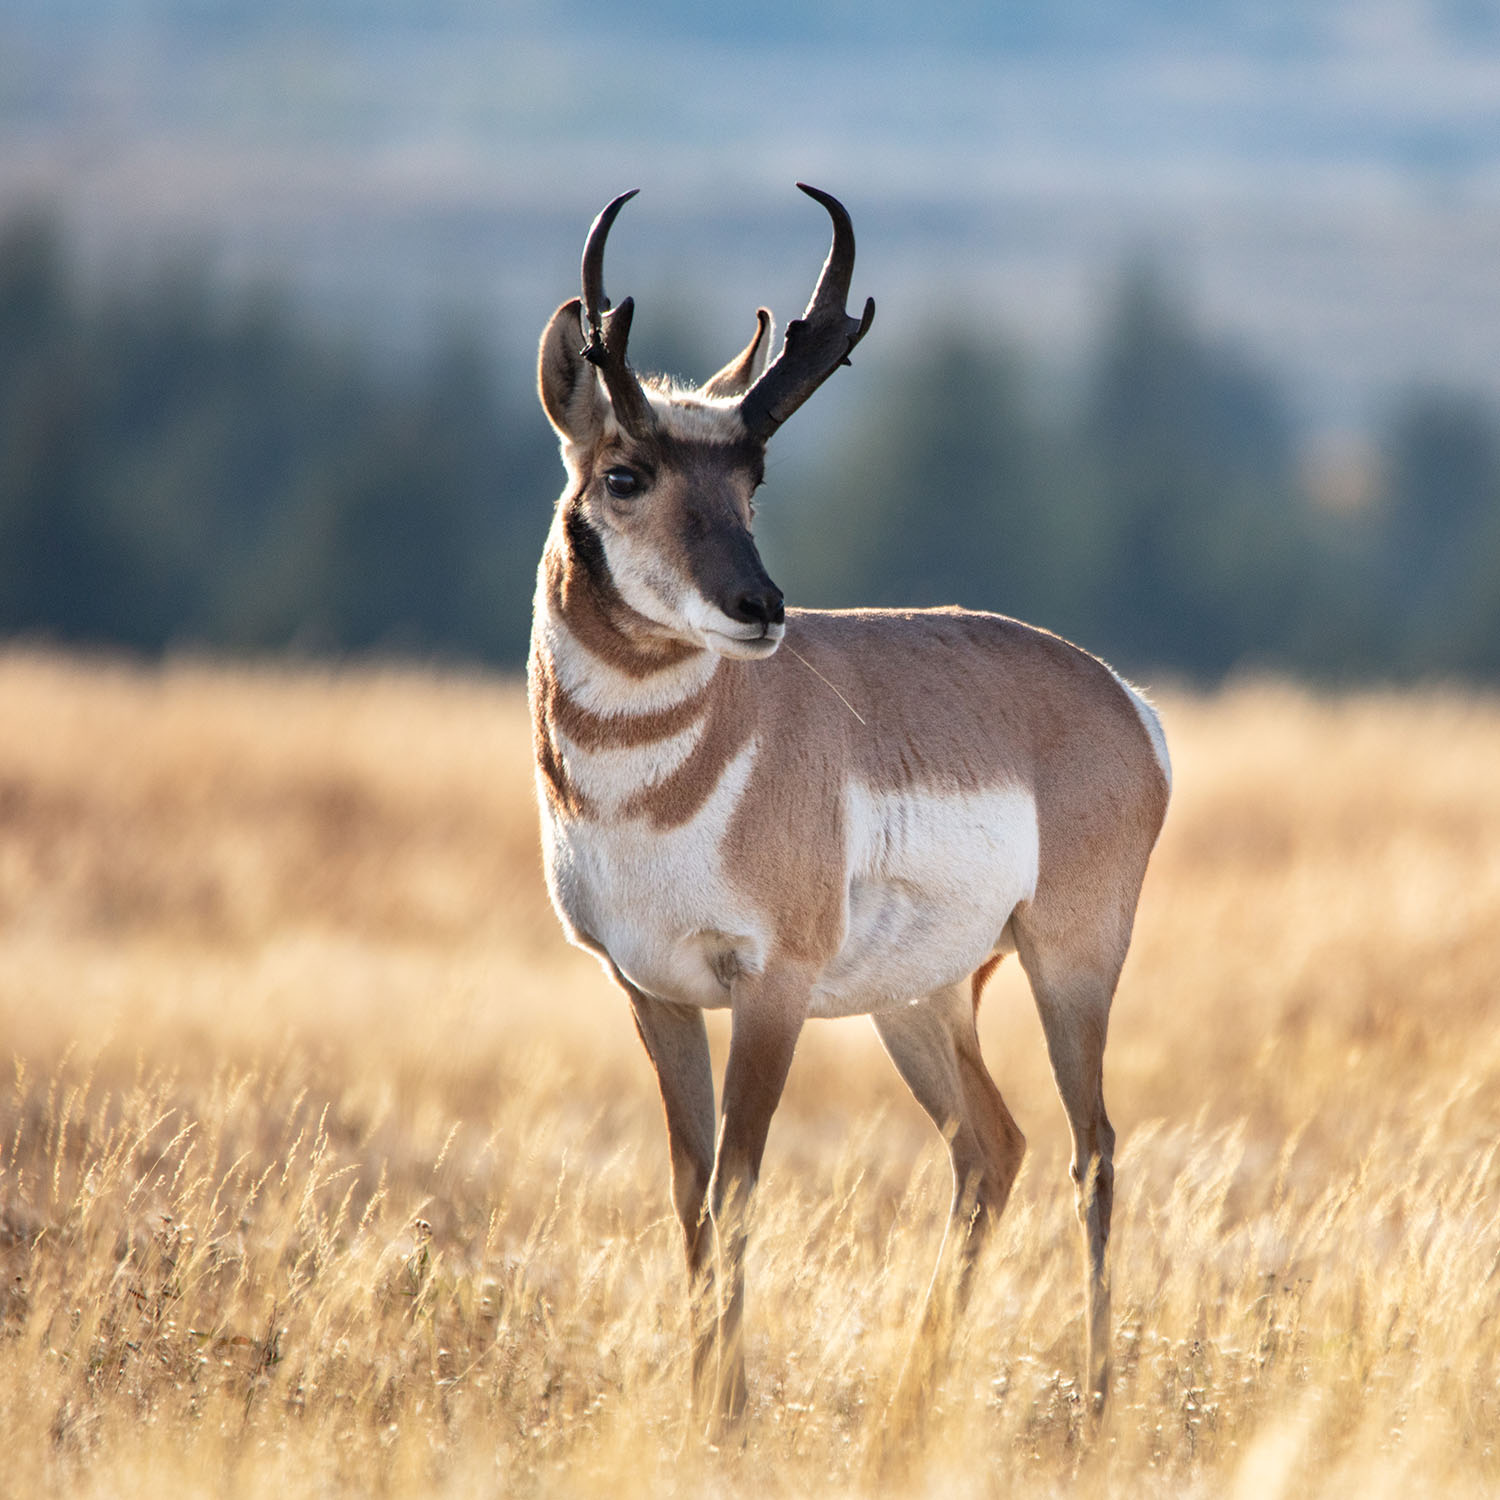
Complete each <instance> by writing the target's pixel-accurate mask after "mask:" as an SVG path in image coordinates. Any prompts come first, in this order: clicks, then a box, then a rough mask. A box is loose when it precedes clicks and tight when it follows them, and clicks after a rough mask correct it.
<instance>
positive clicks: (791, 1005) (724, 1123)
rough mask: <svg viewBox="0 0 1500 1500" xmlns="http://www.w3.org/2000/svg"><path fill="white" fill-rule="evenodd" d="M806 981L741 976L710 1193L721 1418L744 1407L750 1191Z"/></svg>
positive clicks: (733, 1417)
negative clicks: (716, 1281)
mask: <svg viewBox="0 0 1500 1500" xmlns="http://www.w3.org/2000/svg"><path fill="white" fill-rule="evenodd" d="M807 995H808V989H807V985H806V983H805V982H802V981H801V980H800V978H793V977H792V976H790V975H777V976H767V975H757V976H751V977H741V978H740V979H737V980H736V981H735V984H734V989H733V1002H732V1003H733V1019H732V1021H731V1024H730V1034H729V1061H728V1063H727V1065H726V1067H725V1070H724V1112H723V1117H722V1119H721V1121H720V1125H719V1145H718V1151H717V1153H716V1156H715V1160H714V1177H713V1186H712V1189H711V1190H710V1194H709V1201H710V1204H711V1206H712V1211H713V1219H714V1227H715V1230H716V1232H717V1238H718V1247H719V1295H720V1298H721V1301H720V1309H719V1382H718V1405H717V1411H716V1414H715V1415H716V1417H717V1425H719V1426H721V1427H722V1426H724V1425H727V1424H732V1423H734V1422H737V1421H738V1420H739V1419H740V1417H741V1416H742V1415H743V1414H744V1410H745V1397H746V1391H745V1351H744V1346H743V1337H742V1325H743V1321H744V1313H745V1241H746V1237H747V1233H748V1228H749V1225H748V1215H749V1210H750V1199H751V1195H752V1193H753V1192H754V1189H755V1182H756V1179H757V1178H758V1177H759V1175H760V1161H761V1156H762V1154H763V1153H764V1151H765V1148H766V1133H767V1131H768V1130H769V1129H770V1125H771V1116H772V1115H773V1114H774V1113H775V1111H776V1105H777V1103H778V1102H779V1101H780V1099H781V1090H782V1086H783V1085H784V1084H785V1083H786V1075H787V1070H788V1068H790V1067H791V1064H792V1052H793V1050H794V1049H795V1047H796V1045H797V1037H798V1034H799V1033H800V1032H801V1030H802V1022H803V1020H804V1019H805V1018H806V1016H807Z"/></svg>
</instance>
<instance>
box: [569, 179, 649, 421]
mask: <svg viewBox="0 0 1500 1500" xmlns="http://www.w3.org/2000/svg"><path fill="white" fill-rule="evenodd" d="M639 191H640V189H639V188H631V190H630V191H629V192H628V193H621V194H620V196H619V197H618V198H614V199H611V200H610V202H609V203H607V204H606V205H605V206H604V209H603V210H602V211H601V213H600V214H599V217H598V218H597V219H595V220H594V222H593V224H592V225H591V226H590V227H589V237H588V239H587V241H585V243H584V247H583V268H582V269H583V316H584V319H585V322H586V324H587V327H588V336H589V338H588V342H587V343H586V344H585V345H584V346H583V348H582V349H581V350H579V353H580V354H581V355H582V356H583V357H584V358H585V359H586V360H588V362H589V363H590V364H591V365H594V366H595V367H596V368H597V369H598V371H599V373H600V374H601V375H602V376H603V377H604V385H605V388H606V389H607V390H608V391H609V399H610V402H611V403H612V404H613V406H614V409H615V416H616V417H617V418H618V419H619V422H620V425H621V426H622V427H623V428H624V429H625V430H626V431H627V432H628V433H630V434H631V436H632V437H644V436H645V435H646V434H647V433H648V432H650V431H651V429H652V428H653V427H654V426H655V422H656V419H655V418H654V417H653V416H652V414H651V403H650V402H649V401H647V400H646V393H645V392H644V391H643V390H642V389H641V383H640V381H638V380H637V379H636V378H635V372H634V371H633V370H632V369H631V368H630V366H629V365H628V364H627V363H626V360H625V350H626V345H627V344H628V343H629V342H630V320H631V318H632V317H633V316H634V314H635V303H634V302H633V301H632V300H631V299H630V298H629V297H627V298H626V299H625V300H624V301H623V302H622V303H621V304H620V305H619V306H618V307H617V308H614V309H613V310H611V309H610V305H609V298H608V297H606V296H605V294H604V242H605V240H607V239H608V238H609V231H610V226H611V225H612V224H613V223H614V222H615V218H616V217H617V215H618V214H619V212H620V210H621V209H622V208H624V206H625V205H626V204H627V203H629V202H630V200H631V199H632V198H634V197H635V195H636V194H637V193H638V192H639Z"/></svg>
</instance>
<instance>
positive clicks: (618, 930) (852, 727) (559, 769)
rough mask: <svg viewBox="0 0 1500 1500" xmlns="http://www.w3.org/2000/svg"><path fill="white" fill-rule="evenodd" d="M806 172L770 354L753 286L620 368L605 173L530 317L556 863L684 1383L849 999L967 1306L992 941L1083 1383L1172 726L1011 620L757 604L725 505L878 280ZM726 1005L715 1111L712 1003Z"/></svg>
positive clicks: (997, 1134)
mask: <svg viewBox="0 0 1500 1500" xmlns="http://www.w3.org/2000/svg"><path fill="white" fill-rule="evenodd" d="M799 186H801V185H800V184H799ZM802 191H803V192H805V193H807V194H808V195H809V196H810V197H812V198H814V199H815V200H816V201H817V202H819V203H820V204H822V205H823V207H824V208H825V209H826V210H827V211H828V213H829V215H830V216H831V218H832V220H833V247H832V249H831V250H830V252H829V255H828V260H827V262H826V264H825V265H824V267H823V271H822V274H821V276H820V277H819V280H818V283H817V287H816V289H815V290H814V292H813V296H812V300H811V302H810V303H809V304H808V307H807V311H806V312H805V313H804V314H803V316H802V317H801V318H800V319H797V320H795V321H794V322H793V323H792V324H791V325H790V326H789V327H788V328H787V331H786V337H785V340H784V342H783V345H782V348H781V350H780V352H779V353H778V355H777V356H776V358H775V359H774V360H769V359H768V356H769V353H770V345H771V317H770V314H769V313H768V312H767V311H766V310H765V309H764V308H762V309H761V310H760V311H759V312H758V313H757V315H756V329H755V334H754V337H753V338H752V339H751V340H750V343H749V345H748V347H747V348H746V349H745V350H744V352H743V353H742V354H740V355H739V356H738V358H736V359H735V360H733V361H732V362H731V363H730V364H728V365H726V366H725V367H724V368H723V369H722V370H720V371H719V372H718V374H716V375H715V376H714V377H713V378H712V379H711V380H709V381H708V382H707V383H706V384H705V385H703V386H700V387H698V388H697V389H693V388H691V387H686V386H680V385H676V384H673V383H671V382H669V381H665V380H656V379H650V380H642V379H640V378H638V376H637V375H636V374H635V372H634V371H633V370H632V368H631V366H630V364H629V363H628V360H627V355H626V343H627V340H628V337H629V333H630V322H631V316H632V312H633V304H632V303H631V302H630V301H629V300H628V299H627V300H626V301H624V302H622V303H621V304H620V305H619V306H618V307H616V308H614V309H612V310H611V309H610V305H609V302H608V301H607V299H606V298H605V295H604V285H603V259H604V244H605V239H606V236H607V235H608V233H609V230H610V226H611V225H612V224H613V222H614V219H615V217H616V215H617V214H618V213H619V210H620V208H621V206H622V204H624V203H625V201H626V200H627V199H628V198H630V197H631V196H633V195H632V194H630V193H626V194H624V195H622V196H621V197H619V198H616V199H615V200H614V201H613V202H612V203H611V204H609V206H608V207H607V208H606V209H605V210H604V211H603V212H602V213H601V214H600V215H599V217H598V218H597V219H596V220H595V221H594V225H593V227H592V229H591V230H590V233H589V236H588V240H587V243H586V246H585V249H584V253H583V297H582V299H581V300H580V299H577V298H575V299H574V300H572V301H570V302H566V303H564V304H563V305H562V306H561V307H560V308H558V310H557V312H556V313H555V314H554V315H553V317H552V320H551V322H550V323H549V324H548V326H547V329H546V331H545V333H544V334H543V335H542V342H541V352H540V377H539V383H540V392H541V401H542V405H543V407H544V408H545V410H546V413H547V416H548V418H549V419H550V420H551V422H552V425H553V426H554V427H555V428H556V429H557V433H558V436H559V439H560V441H561V447H562V458H563V463H564V465H565V467H566V469H567V484H566V487H565V488H564V490H563V493H562V497H561V499H560V501H559V502H558V506H557V511H556V515H555V516H554V519H553V524H552V529H551V533H550V535H549V536H548V539H547V545H546V549H545V551H544V553H543V557H542V563H541V568H540V574H539V578H538V583H537V594H536V613H535V620H534V624H533V629H532V640H531V659H530V668H529V688H530V697H531V709H532V718H533V732H534V743H535V752H536V772H537V788H538V795H539V800H540V804H541V820H542V844H543V851H544V856H545V863H546V873H547V882H548V886H549V889H550V891H551V895H552V900H553V903H554V904H555V906H556V908H557V912H558V915H559V916H560V918H561V919H562V923H563V926H564V927H565V928H566V930H567V933H568V936H569V937H570V938H571V939H572V941H573V942H575V943H577V944H579V945H581V946H582V947H584V948H587V949H589V950H591V951H592V952H593V953H595V954H596V955H597V956H598V957H599V959H600V960H601V962H602V963H603V964H604V966H605V967H606V969H608V971H609V972H610V973H611V974H612V975H613V977H614V978H615V980H616V981H617V982H618V983H619V985H620V986H621V987H622V988H623V989H624V991H625V993H626V995H627V996H628V998H629V1001H630V1005H631V1008H632V1010H633V1012H634V1016H635V1023H636V1027H637V1028H638V1030H639V1032H640V1035H641V1040H642V1041H643V1042H644V1043H645V1046H646V1051H647V1053H648V1054H649V1055H650V1058H651V1061H652V1064H653V1065H654V1066H655V1069H656V1075H657V1080H658V1082H659V1084H660V1087H661V1096H662V1103H663V1105H664V1108H665V1113H666V1123H667V1137H668V1144H669V1146H670V1150H671V1164H672V1196H673V1199H674V1202H675V1206H676V1210H677V1214H678V1217H679V1219H680V1220H681V1224H682V1231H683V1235H684V1238H685V1240H686V1249H687V1263H688V1273H689V1282H690V1288H691V1290H690V1302H689V1305H690V1309H691V1314H690V1317H691V1328H692V1372H693V1393H694V1403H695V1408H696V1410H697V1411H698V1412H699V1414H700V1416H702V1417H705V1418H706V1419H707V1420H708V1421H709V1422H710V1424H711V1425H718V1424H720V1423H722V1422H724V1421H726V1420H733V1419H734V1418H736V1417H738V1416H739V1415H740V1413H741V1412H742V1410H743V1407H744V1403H745V1377H744V1359H743V1354H742V1349H741V1336H740V1330H741V1317H742V1310H743V1304H744V1272H743V1265H744V1249H745V1233H746V1225H745V1211H746V1209H747V1207H748V1203H749V1198H750V1194H751V1191H752V1189H753V1187H754V1184H755V1180H756V1176H757V1174H758V1172H759V1170H760V1164H761V1155H762V1151H763V1149H764V1147H765V1142H766V1132H767V1129H768V1127H769V1125H770V1122H771V1115H772V1113H773V1112H774V1110H775V1108H776V1104H777V1101H778V1099H779V1097H780V1095H781V1090H782V1085H783V1082H784V1080H785V1078H786V1075H787V1069H788V1067H789V1065H790V1063H791V1059H792V1049H793V1048H794V1047H795V1045H796V1042H797V1036H798V1033H799V1031H800V1030H801V1027H802V1023H803V1022H804V1021H805V1020H806V1019H807V1018H808V1017H809V1016H850V1015H868V1016H870V1018H871V1019H872V1020H873V1022H874V1024H875V1029H876V1030H877V1031H878V1032H879V1034H880V1038H881V1040H882V1042H883V1043H884V1045H885V1048H886V1050H887V1051H888V1052H889V1054H890V1057H891V1060H892V1061H893V1062H894V1063H895V1065H896V1068H897V1070H898V1071H899V1072H900V1074H901V1076H902V1078H904V1079H905V1080H906V1082H907V1084H908V1085H909V1086H910V1088H911V1091H912V1093H913V1094H914V1095H915V1096H916V1098H917V1100H918V1102H919V1103H920V1104H921V1105H922V1107H923V1108H924V1109H925V1110H926V1111H927V1113H928V1114H929V1115H930V1116H931V1117H932V1119H933V1120H934V1121H935V1122H936V1124H937V1125H938V1127H939V1128H940V1129H941V1130H942V1131H943V1132H944V1134H945V1135H946V1137H947V1140H948V1145H949V1150H950V1153H951V1156H952V1166H953V1202H952V1210H951V1217H950V1220H949V1226H948V1232H947V1234H946V1236H945V1239H944V1251H943V1253H942V1254H941V1255H940V1257H939V1274H938V1276H935V1278H934V1287H933V1291H932V1293H930V1294H929V1300H928V1314H927V1316H926V1318H924V1324H930V1323H932V1322H933V1309H934V1307H935V1306H937V1305H938V1304H939V1302H941V1304H942V1306H943V1307H944V1308H945V1309H946V1310H948V1311H952V1310H954V1309H956V1308H958V1307H961V1306H962V1296H963V1292H964V1289H965V1288H966V1287H967V1285H968V1282H969V1279H970V1272H971V1270H972V1267H973V1263H974V1258H975V1254H976V1252H977V1251H978V1248H979V1246H980V1243H981V1241H982V1240H983V1238H984V1236H985V1234H986V1232H987V1231H988V1229H989V1227H990V1226H991V1224H992V1223H993V1221H994V1220H995V1219H996V1218H997V1217H998V1215H999V1214H1000V1211H1001V1210H1002V1209H1003V1208H1004V1206H1005V1201H1006V1198H1007V1196H1008V1195H1009V1193H1010V1190H1011V1185H1012V1183H1013V1182H1014V1181H1015V1177H1016V1173H1017V1171H1018V1170H1019V1168H1020V1164H1021V1156H1022V1153H1023V1150H1024V1147H1025V1142H1024V1139H1023V1137H1022V1135H1021V1132H1020V1130H1019V1129H1018V1128H1017V1126H1016V1123H1015V1121H1014V1119H1012V1117H1011V1114H1010V1111H1009V1110H1008V1109H1007V1108H1006V1106H1005V1102H1004V1100H1003V1099H1002V1098H1001V1097H1000V1092H999V1090H998V1089H997V1088H996V1087H995V1084H994V1082H993V1080H992V1079H991V1078H990V1075H989V1073H988V1072H987V1070H986V1068H985V1065H984V1061H983V1059H982V1058H981V1057H980V1052H979V1040H978V1035H977V1033H976V1029H975V1016H976V1013H977V1008H978V1004H979V995H980V991H981V989H982V988H983V985H984V983H985V981H986V979H987V978H988V977H989V975H990V974H991V972H992V971H993V970H994V968H995V966H996V964H998V963H999V961H1000V959H1001V958H1002V957H1003V956H1004V955H1005V954H1007V953H1016V954H1018V955H1019V957H1020V961H1021V964H1022V966H1023V967H1024V969H1025V971H1026V974H1027V977H1028V979H1029V981H1030V984H1031V988H1032V991H1033V994H1034V995H1035V998H1036V1004H1037V1008H1038V1010H1039V1012H1040V1013H1041V1020H1042V1026H1043V1029H1044V1031H1045V1034H1046V1042H1047V1048H1048V1053H1049V1056H1050V1060H1051V1063H1052V1069H1053V1073H1054V1076H1055V1078H1056V1081H1057V1088H1058V1092H1059V1093H1060V1094H1061V1096H1062V1102H1063V1107H1064V1109H1065V1110H1066V1112H1067V1117H1068V1124H1069V1127H1070V1129H1071V1132H1072V1140H1073V1155H1072V1167H1071V1174H1072V1179H1073V1184H1074V1191H1075V1196H1076V1203H1077V1211H1078V1217H1079V1220H1080V1222H1081V1224H1082V1227H1083V1237H1084V1246H1085V1252H1086V1259H1087V1312H1086V1318H1087V1335H1088V1353H1087V1361H1088V1363H1087V1371H1088V1380H1089V1384H1090V1390H1091V1392H1092V1394H1093V1397H1094V1403H1095V1405H1096V1407H1097V1406H1100V1405H1102V1403H1103V1399H1104V1394H1105V1391H1106V1388H1107V1383H1108V1335H1109V1292H1108V1280H1107V1278H1106V1274H1105V1246H1106V1242H1107V1240H1108V1238H1109V1221H1110V1207H1111V1203H1112V1199H1113V1180H1114V1169H1113V1165H1112V1152H1113V1148H1114V1139H1115V1137H1114V1131H1113V1130H1112V1129H1111V1127H1110V1123H1109V1118H1108V1116H1107V1115H1106V1114H1105V1110H1104V1096H1103V1092H1102V1061H1103V1054H1104V1040H1105V1031H1106V1026H1107V1023H1108V1019H1109V1008H1110V1000H1111V997H1112V995H1113V993H1114V989H1115V982H1116V979H1117V977H1118V975H1119V972H1120V966H1121V964H1122V963H1123V961H1124V958H1125V950H1126V947H1127V945H1128V944H1129V941H1130V930H1131V924H1132V921H1133V919H1134V915H1135V908H1136V900H1137V896H1138V894H1139V891H1140V887H1141V880H1142V878H1143V876H1144V874H1145V870H1146V861H1147V858H1148V856H1149V855H1150V853H1151V849H1152V846H1153V844H1154V843H1155V840H1156V836H1157V832H1158V830H1159V829H1160V827H1161V823H1162V818H1163V816H1164V814H1165V811H1166V806H1167V796H1168V790H1169V786H1170V769H1169V763H1168V758H1167V751H1166V744H1165V741H1164V739H1163V737H1162V731H1161V727H1160V724H1159V722H1158V720H1157V717H1156V715H1155V713H1154V712H1153V711H1152V709H1151V708H1150V706H1149V705H1148V704H1147V703H1146V702H1145V700H1144V699H1143V698H1142V697H1141V696H1140V694H1138V693H1137V692H1136V691H1135V690H1134V689H1132V688H1131V687H1130V686H1129V685H1128V684H1126V683H1125V682H1124V681H1123V680H1122V679H1121V678H1119V677H1117V676H1116V675H1115V674H1114V673H1113V672H1112V671H1111V670H1110V669H1109V668H1108V667H1107V666H1105V665H1104V664H1103V663H1102V662H1100V661H1099V660H1097V659H1096V658H1095V657H1093V656H1090V655H1089V654H1088V653H1087V652H1084V651H1081V650H1079V649H1078V648H1077V647H1076V646H1072V645H1069V644H1068V643H1067V642H1066V641H1064V640H1061V639H1059V638H1058V637H1057V636H1055V635H1051V634H1049V633H1048V632H1046V631H1044V630H1038V629H1035V628H1033V627H1032V626H1029V625H1023V624H1021V623H1019V622H1018V621H1016V620H1011V619H1007V618H1005V617H1003V616H1000V615H993V614H982V613H977V612H974V611H970V610H963V609H930V610H927V609H924V610H873V609H871V610H847V611H845V610H835V611H824V610H786V609H784V608H783V601H782V595H781V591H780V590H779V589H778V588H777V587H776V585H775V584H774V583H772V582H771V580H770V578H769V577H768V576H767V574H766V570H765V568H764V567H763V566H762V564H761V559H760V556H759V554H758V552H757V551H756V547H755V542H754V540H753V539H752V536H751V531H750V523H751V519H752V515H753V509H754V507H753V503H752V497H753V495H754V492H755V490H756V488H757V486H758V485H759V484H760V483H761V479H762V472H763V465H764V455H765V448H766V443H767V440H768V439H769V438H770V437H771V435H772V433H773V432H775V430H776V429H777V427H779V426H780V425H781V423H782V422H784V421H785V420H786V419H787V417H789V416H790V415H791V414H792V413H793V412H794V411H795V410H796V409H797V408H798V407H799V406H800V405H801V404H802V403H803V402H804V401H806V400H807V398H808V397H809V396H811V395H812V393H813V391H815V390H816V389H817V388H818V386H819V385H821V384H822V383H823V381H824V380H826V379H827V378H828V376H829V375H831V374H832V373H833V371H834V370H835V369H836V368H837V367H838V366H839V365H841V364H846V363H848V355H849V353H850V351H851V350H852V349H853V348H854V346H855V345H856V344H857V343H858V342H859V341H860V339H861V338H863V337H864V334H865V332H866V331H867V330H868V328H869V326H870V322H871V319H872V318H873V316H874V312H875V305H874V303H873V301H871V302H867V303H866V304H865V308H864V313H863V316H862V317H860V318H858V319H855V318H852V317H850V316H849V315H848V313H847V311H846V309H845V302H846V299H847V296H848V290H849V283H850V278H851V275H852V272H853V267H854V233H853V229H852V227H851V225H850V222H849V216H848V214H847V213H846V212H845V211H844V208H843V206H842V205H841V204H840V203H839V202H838V201H837V200H836V199H834V198H832V197H830V196H829V195H828V194H826V193H822V192H819V191H818V190H817V189H815V188H809V187H803V188H802ZM935 503H937V502H936V501H935ZM725 1007H727V1008H728V1010H729V1012H730V1016H731V1023H730V1046H729V1057H728V1062H727V1065H726V1070H725V1076H724V1087H723V1103H722V1116H721V1118H720V1121H719V1124H718V1128H717V1129H716V1128H715V1116H714V1084H713V1077H712V1074H711V1071H710V1066H709V1049H708V1042H707V1038H706V1033H705V1028H704V1021H703V1012H704V1011H705V1010H708V1009H714V1008H725ZM940 1293H941V1296H940V1295H939V1294H940Z"/></svg>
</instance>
